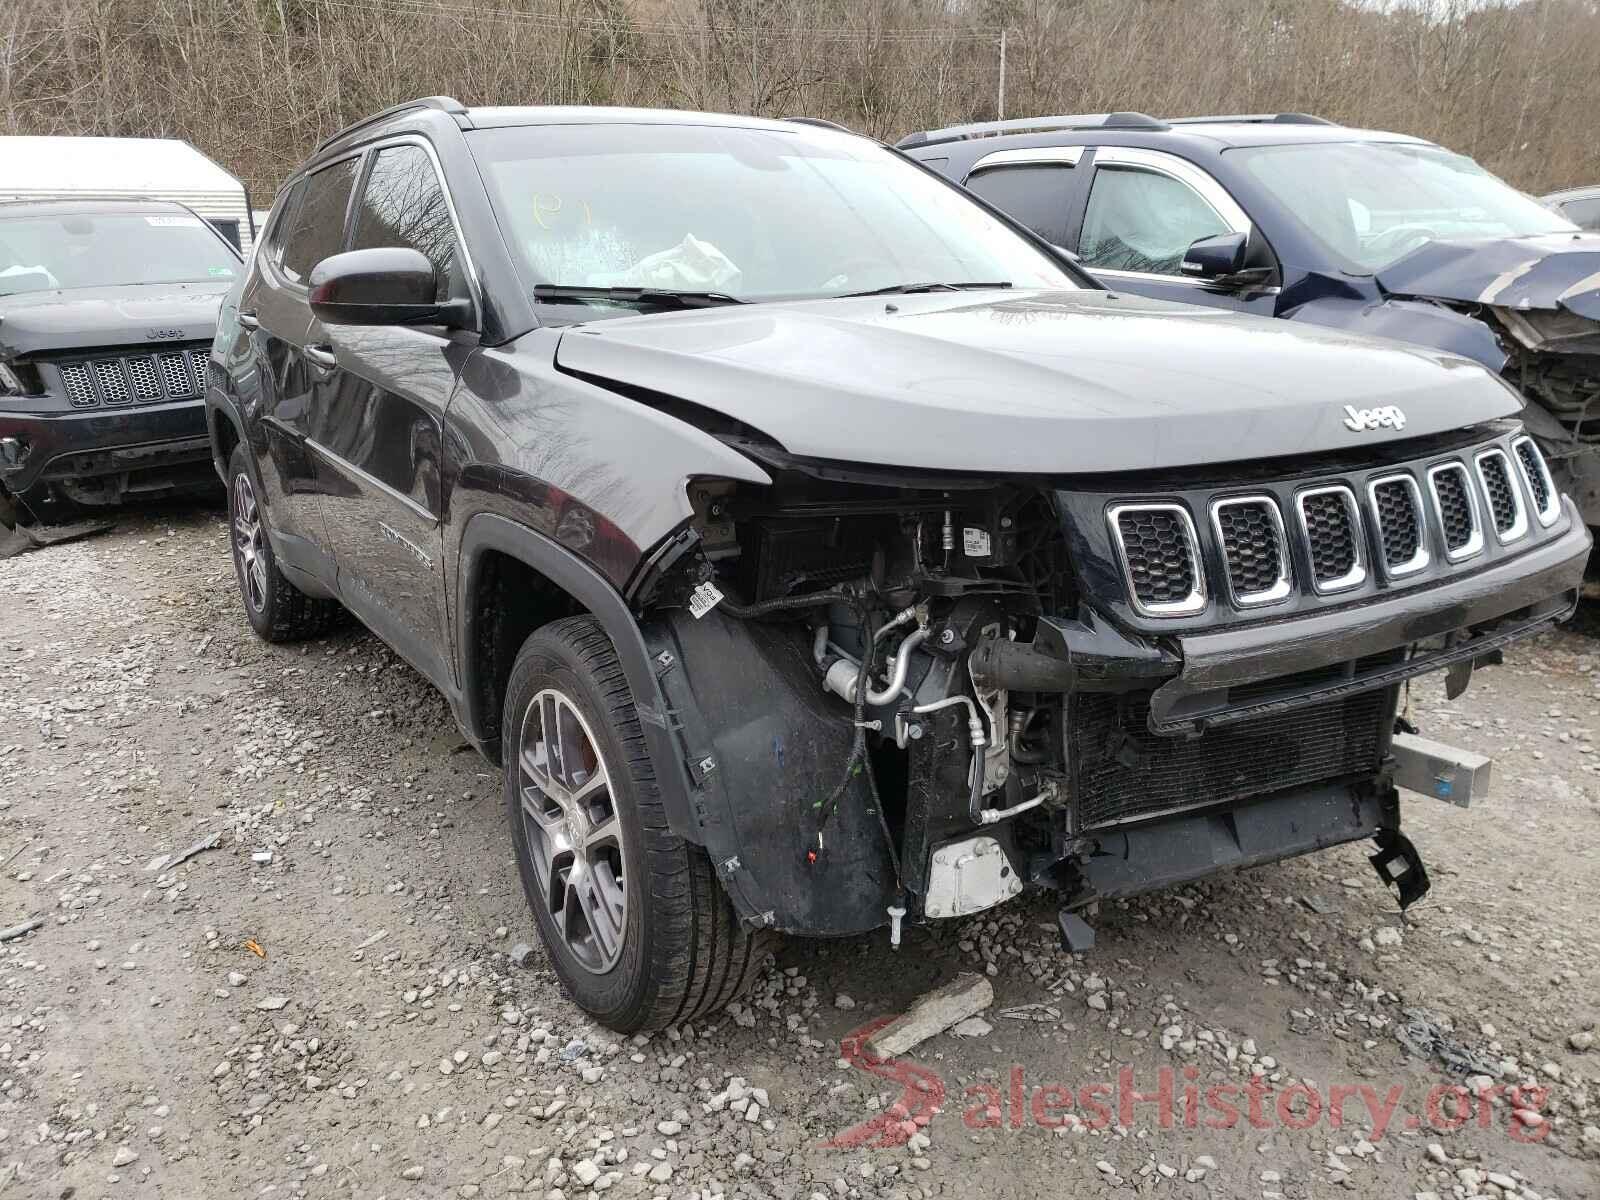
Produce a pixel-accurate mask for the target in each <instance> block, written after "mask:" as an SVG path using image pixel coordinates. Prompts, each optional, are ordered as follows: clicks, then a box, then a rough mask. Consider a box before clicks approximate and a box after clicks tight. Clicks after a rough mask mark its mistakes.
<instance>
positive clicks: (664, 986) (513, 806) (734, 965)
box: [501, 617, 772, 1033]
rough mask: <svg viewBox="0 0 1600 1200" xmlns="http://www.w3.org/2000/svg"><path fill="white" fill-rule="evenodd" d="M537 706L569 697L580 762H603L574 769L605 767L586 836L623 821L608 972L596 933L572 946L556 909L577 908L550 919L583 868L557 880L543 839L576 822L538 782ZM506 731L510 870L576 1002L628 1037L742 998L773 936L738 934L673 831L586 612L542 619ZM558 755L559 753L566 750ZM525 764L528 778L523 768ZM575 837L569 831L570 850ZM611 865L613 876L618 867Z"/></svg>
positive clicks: (519, 669) (618, 671)
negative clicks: (552, 829) (596, 959)
mask: <svg viewBox="0 0 1600 1200" xmlns="http://www.w3.org/2000/svg"><path fill="white" fill-rule="evenodd" d="M552 697H554V698H555V699H554V700H552ZM536 698H538V699H539V701H540V704H541V709H540V713H541V714H542V713H544V712H545V711H547V710H546V708H545V707H544V706H546V705H549V704H552V703H554V704H560V703H561V701H562V700H565V701H567V702H569V706H570V708H571V709H575V710H576V712H577V714H578V715H579V716H581V718H582V722H581V724H582V725H583V726H584V727H585V728H583V729H582V730H581V731H580V732H581V733H582V735H583V736H584V739H585V745H591V744H592V747H593V752H594V753H593V755H587V756H584V757H585V758H587V757H593V758H595V759H597V760H598V762H597V766H596V767H595V768H593V769H589V770H587V772H586V773H585V772H579V775H580V776H584V777H587V778H588V779H589V780H590V782H591V783H594V782H595V780H594V776H596V775H598V774H600V773H601V772H600V770H599V768H600V767H603V773H604V776H605V780H604V786H603V787H602V788H601V789H600V791H601V792H603V793H604V794H605V796H606V797H607V798H606V799H604V800H601V801H600V802H599V804H598V809H599V811H600V813H601V815H600V816H599V817H598V818H597V819H596V820H595V821H593V822H592V823H590V824H584V828H585V829H588V828H591V826H592V828H594V829H595V830H599V829H601V828H603V827H609V825H610V823H611V822H612V821H613V820H614V821H615V823H616V824H617V825H618V826H619V827H620V834H619V840H620V846H618V847H615V848H612V849H611V852H612V853H614V854H616V855H617V856H618V859H619V860H620V864H621V881H622V883H623V884H624V885H625V886H624V888H623V889H622V890H623V891H624V892H625V897H626V901H625V917H624V918H623V920H622V922H621V930H622V936H621V938H620V940H619V941H617V940H616V939H613V940H614V941H616V948H615V949H614V950H613V953H614V954H615V956H616V957H615V962H614V964H613V965H611V966H609V967H603V968H602V967H598V966H597V965H596V964H595V963H593V962H587V963H586V961H585V956H586V955H587V956H593V955H594V954H595V948H596V946H598V945H599V943H600V939H598V938H594V939H591V940H590V942H589V944H588V946H587V948H586V947H584V946H583V945H582V944H579V945H577V946H575V945H574V939H573V938H572V937H571V931H570V928H569V929H568V930H567V931H566V932H564V931H563V928H562V922H563V921H564V920H567V918H566V917H565V916H564V914H567V913H570V912H571V911H572V910H571V909H568V908H566V907H565V906H563V909H562V912H561V913H558V912H556V911H554V906H553V904H552V902H551V900H550V898H549V896H548V895H547V893H548V892H549V891H550V882H549V881H552V880H554V881H556V882H555V885H554V886H555V887H556V888H557V890H562V891H565V889H566V887H567V886H568V885H569V881H570V879H571V878H572V877H573V876H577V877H579V878H581V877H582V871H581V870H577V869H569V872H568V874H567V875H566V876H565V877H562V876H560V874H559V872H558V871H557V870H556V868H555V866H554V865H553V863H554V861H555V860H552V859H551V857H550V855H549V846H550V845H551V843H550V842H549V841H547V840H546V838H547V836H548V835H547V834H546V833H544V832H542V830H543V829H544V828H546V827H549V826H550V825H551V824H553V825H554V826H558V827H559V828H562V829H567V830H568V832H569V835H570V833H571V827H570V825H565V824H562V823H561V820H562V819H561V817H560V816H558V815H556V814H557V813H558V812H561V811H565V810H564V809H562V806H561V804H559V803H556V802H555V801H553V800H551V799H550V798H549V796H548V795H547V794H546V793H545V792H544V791H542V790H540V789H538V788H537V787H535V786H534V785H533V779H534V778H535V774H537V773H539V772H541V771H542V770H543V767H542V766H541V763H542V762H543V761H545V760H547V759H548V758H549V757H550V754H549V752H548V751H547V750H543V751H542V745H543V741H542V739H543V736H544V735H543V733H542V725H543V717H542V716H539V715H531V712H532V709H533V707H534V701H535V699H536ZM558 711H561V712H563V713H564V712H566V711H567V710H566V709H564V708H563V709H559V710H558ZM563 720H565V718H559V719H558V720H557V722H556V724H557V725H558V726H560V725H561V724H562V721H563ZM501 735H502V738H503V743H502V744H503V746H504V748H505V768H506V770H505V779H506V782H505V796H506V808H507V814H508V816H509V818H510V822H511V839H512V845H513V846H514V848H515V850H516V856H517V869H518V872H519V873H520V874H521V876H522V886H523V891H524V893H525V894H526V896H527V900H528V905H529V907H530V908H532V909H533V913H534V919H535V922H536V923H537V925H538V927H539V935H540V937H541V939H542V940H543V941H544V944H545V949H546V951H547V952H548V954H549V956H550V962H551V965H552V966H553V967H554V968H555V972H556V975H557V977H558V978H559V979H560V980H561V984H562V987H563V988H564V989H565V990H566V992H567V994H568V995H569V996H570V997H571V998H572V999H573V1001H574V1002H575V1003H577V1004H578V1006H579V1007H580V1008H582V1009H583V1010H584V1011H585V1012H587V1013H589V1014H590V1015H591V1016H592V1017H594V1018H595V1020H597V1021H599V1022H600V1023H601V1024H603V1025H605V1026H607V1027H608V1028H611V1029H614V1030H616V1031H618V1032H619V1033H635V1032H639V1031H641V1030H656V1029H662V1028H664V1027H666V1026H668V1025H675V1024H678V1023H680V1022H683V1021H688V1020H692V1019H695V1018H697V1017H700V1016H702V1015H704V1014H706V1013H710V1012H714V1011H717V1010H719V1009H721V1008H724V1007H726V1006H727V1004H728V1003H729V1002H731V1001H732V1000H734V999H736V998H737V997H738V996H740V995H742V994H743V993H744V992H745V991H746V990H748V988H749V987H750V985H751V983H753V982H754V980H755V978H756V976H757V975H759V974H760V972H761V970H762V968H763V967H764V966H765V964H766V959H767V953H768V951H769V948H770V945H771V941H772V938H771V935H770V934H768V933H767V932H766V931H754V932H753V931H751V930H749V929H747V928H745V927H744V926H743V924H742V923H741V922H740V921H739V919H738V917H737V916H736V915H735V914H734V911H733V906H732V905H731V904H730V903H729V901H728V898H727V896H726V894H725V893H724V892H723V890H722V886H721V885H720V884H719V883H718V882H717V878H716V874H715V872H714V871H713V870H712V868H711V863H710V861H709V860H708V859H707V858H706V855H705V853H704V852H703V851H702V850H701V849H700V848H699V847H698V846H695V845H692V844H691V843H689V842H686V841H684V840H683V839H682V838H680V837H677V836H675V835H674V834H672V833H671V832H670V831H669V830H668V828H667V819H666V814H665V812H664V811H663V809H662V806H661V795H660V791H659V789H658V788H657V785H656V779H655V772H654V771H653V769H652V767H651V763H650V757H649V753H648V752H647V750H646V749H645V744H644V736H643V734H642V733H641V732H640V730H639V719H638V716H637V714H636V713H635V711H634V707H633V697H632V695H631V694H630V692H629V690H628V683H627V680H626V678H625V677H624V675H623V672H622V666H621V664H620V663H619V662H618V661H617V656H616V652H615V651H614V650H613V649H612V646H611V641H610V639H609V638H607V637H606V635H605V633H604V632H603V631H602V630H601V628H600V625H599V623H598V622H596V621H595V620H594V619H593V618H592V617H570V618H568V619H566V620H562V621H557V622H555V623H554V624H551V625H546V626H545V627H544V628H542V629H539V630H537V631H535V632H534V634H533V635H532V636H531V637H529V638H528V640H527V642H526V643H524V644H523V647H522V650H521V652H520V653H519V654H518V655H517V659H516V662H515V663H514V664H513V666H512V668H511V677H510V680H509V681H508V683H507V686H506V699H505V709H504V715H503V724H502V726H501ZM541 752H542V754H543V757H542V758H541ZM559 757H560V758H562V759H565V758H567V757H568V753H567V751H566V750H565V749H564V750H563V751H562V753H561V755H560V756H559ZM530 768H531V769H532V770H533V771H534V772H535V774H529V773H528V772H529V770H530ZM569 778H571V776H569ZM546 786H549V784H547V785H546ZM525 793H526V794H527V796H528V797H529V803H530V805H540V804H543V805H544V806H545V808H546V812H545V815H544V817H543V818H535V817H533V816H531V815H529V812H528V810H525V808H524V795H525ZM580 794H581V793H580ZM607 813H609V814H610V815H606V814H607ZM578 820H579V821H580V823H584V822H585V820H586V819H585V818H581V817H580V818H578ZM578 840H579V839H577V838H576V837H571V836H569V838H568V844H569V845H571V844H573V843H575V842H576V841H578ZM613 861H617V860H616V859H614V860H613ZM536 862H537V863H542V864H543V865H542V866H539V865H536ZM602 865H604V864H602ZM608 869H609V870H610V871H612V873H613V875H614V870H615V868H614V866H612V867H609V868H608ZM541 871H542V872H543V873H544V875H545V879H543V880H542V879H541ZM592 887H593V885H592V884H591V888H592ZM566 895H567V897H568V903H571V902H573V900H575V899H576V893H575V892H567V893H566ZM641 901H642V902H641ZM578 911H579V912H580V913H581V912H582V911H583V906H582V905H579V906H578ZM569 924H570V922H569ZM579 941H580V942H581V939H580V940H579Z"/></svg>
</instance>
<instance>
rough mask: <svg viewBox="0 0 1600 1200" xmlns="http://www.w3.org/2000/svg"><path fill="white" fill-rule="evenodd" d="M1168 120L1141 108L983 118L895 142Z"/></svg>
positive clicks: (1149, 125) (1149, 126) (1155, 125)
mask: <svg viewBox="0 0 1600 1200" xmlns="http://www.w3.org/2000/svg"><path fill="white" fill-rule="evenodd" d="M1165 128H1167V125H1166V122H1164V121H1158V120H1156V119H1155V118H1154V117H1151V116H1146V115H1145V114H1144V113H1141V112H1114V113H1078V114H1076V115H1073V116H1059V117H1019V118H1017V119H1015V120H1010V121H980V122H978V123H977V124H973V125H951V126H949V127H948V128H945V129H930V130H929V131H927V132H926V133H913V134H910V135H909V136H907V137H904V138H901V139H900V141H899V142H897V143H895V144H896V145H897V146H899V147H901V148H904V147H906V146H926V145H929V144H931V143H935V142H960V141H965V140H966V139H967V138H974V137H988V136H990V135H993V134H1000V133H1049V132H1050V131H1052V130H1057V129H1145V130H1162V129H1165Z"/></svg>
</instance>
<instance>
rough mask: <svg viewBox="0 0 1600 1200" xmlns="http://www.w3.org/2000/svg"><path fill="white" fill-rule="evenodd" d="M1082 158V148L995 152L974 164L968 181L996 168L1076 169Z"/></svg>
mask: <svg viewBox="0 0 1600 1200" xmlns="http://www.w3.org/2000/svg"><path fill="white" fill-rule="evenodd" d="M1082 158H1083V147H1082V146H1027V147H1019V148H1017V149H1015V150H993V151H991V152H990V153H988V154H985V155H984V156H983V157H982V158H980V159H979V160H978V161H977V162H975V163H973V164H972V169H971V170H970V171H968V172H967V179H969V180H970V179H971V178H972V177H973V176H974V175H976V174H977V173H978V172H979V171H988V170H991V169H993V168H995V167H1037V166H1052V165H1054V166H1066V167H1075V166H1077V165H1078V163H1079V162H1080V161H1081V160H1082Z"/></svg>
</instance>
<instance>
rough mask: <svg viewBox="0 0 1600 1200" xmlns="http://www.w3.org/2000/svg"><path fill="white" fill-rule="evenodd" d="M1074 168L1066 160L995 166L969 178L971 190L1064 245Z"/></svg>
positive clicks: (1047, 239)
mask: <svg viewBox="0 0 1600 1200" xmlns="http://www.w3.org/2000/svg"><path fill="white" fill-rule="evenodd" d="M1072 170H1073V168H1072V167H1070V166H1067V165H1066V164H1064V163H1037V164H1029V165H1027V166H1019V167H991V168H990V169H989V170H987V171H980V172H979V173H978V174H976V175H974V176H972V178H970V179H968V180H967V189H968V190H969V191H972V192H976V193H977V194H978V195H979V196H982V197H983V198H984V199H985V200H987V201H988V202H989V203H990V204H992V205H994V206H995V207H996V208H998V209H999V210H1000V211H1001V212H1003V213H1005V214H1006V215H1007V216H1009V217H1012V218H1014V219H1016V220H1018V221H1021V222H1022V223H1023V224H1024V225H1026V226H1027V227H1028V228H1029V229H1031V230H1033V231H1034V232H1035V233H1037V234H1038V235H1039V236H1040V237H1042V238H1043V239H1044V240H1045V241H1047V242H1051V243H1053V244H1054V245H1057V246H1064V245H1066V242H1067V207H1068V201H1069V200H1070V198H1071V196H1070V193H1071V190H1072Z"/></svg>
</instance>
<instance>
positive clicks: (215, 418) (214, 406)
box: [206, 399, 245, 484]
mask: <svg viewBox="0 0 1600 1200" xmlns="http://www.w3.org/2000/svg"><path fill="white" fill-rule="evenodd" d="M206 433H207V434H208V435H209V436H210V438H211V463H212V465H213V466H214V467H216V470H217V476H218V478H220V479H221V480H222V482H223V483H224V484H226V483H227V482H228V459H230V458H232V457H233V448H234V447H235V446H237V445H239V444H240V443H242V442H243V441H244V440H245V437H244V425H243V424H242V423H241V422H240V420H239V418H238V416H237V415H236V414H235V413H234V411H233V408H232V406H231V405H228V404H224V403H222V402H220V401H218V400H215V399H209V400H207V401H206Z"/></svg>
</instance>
